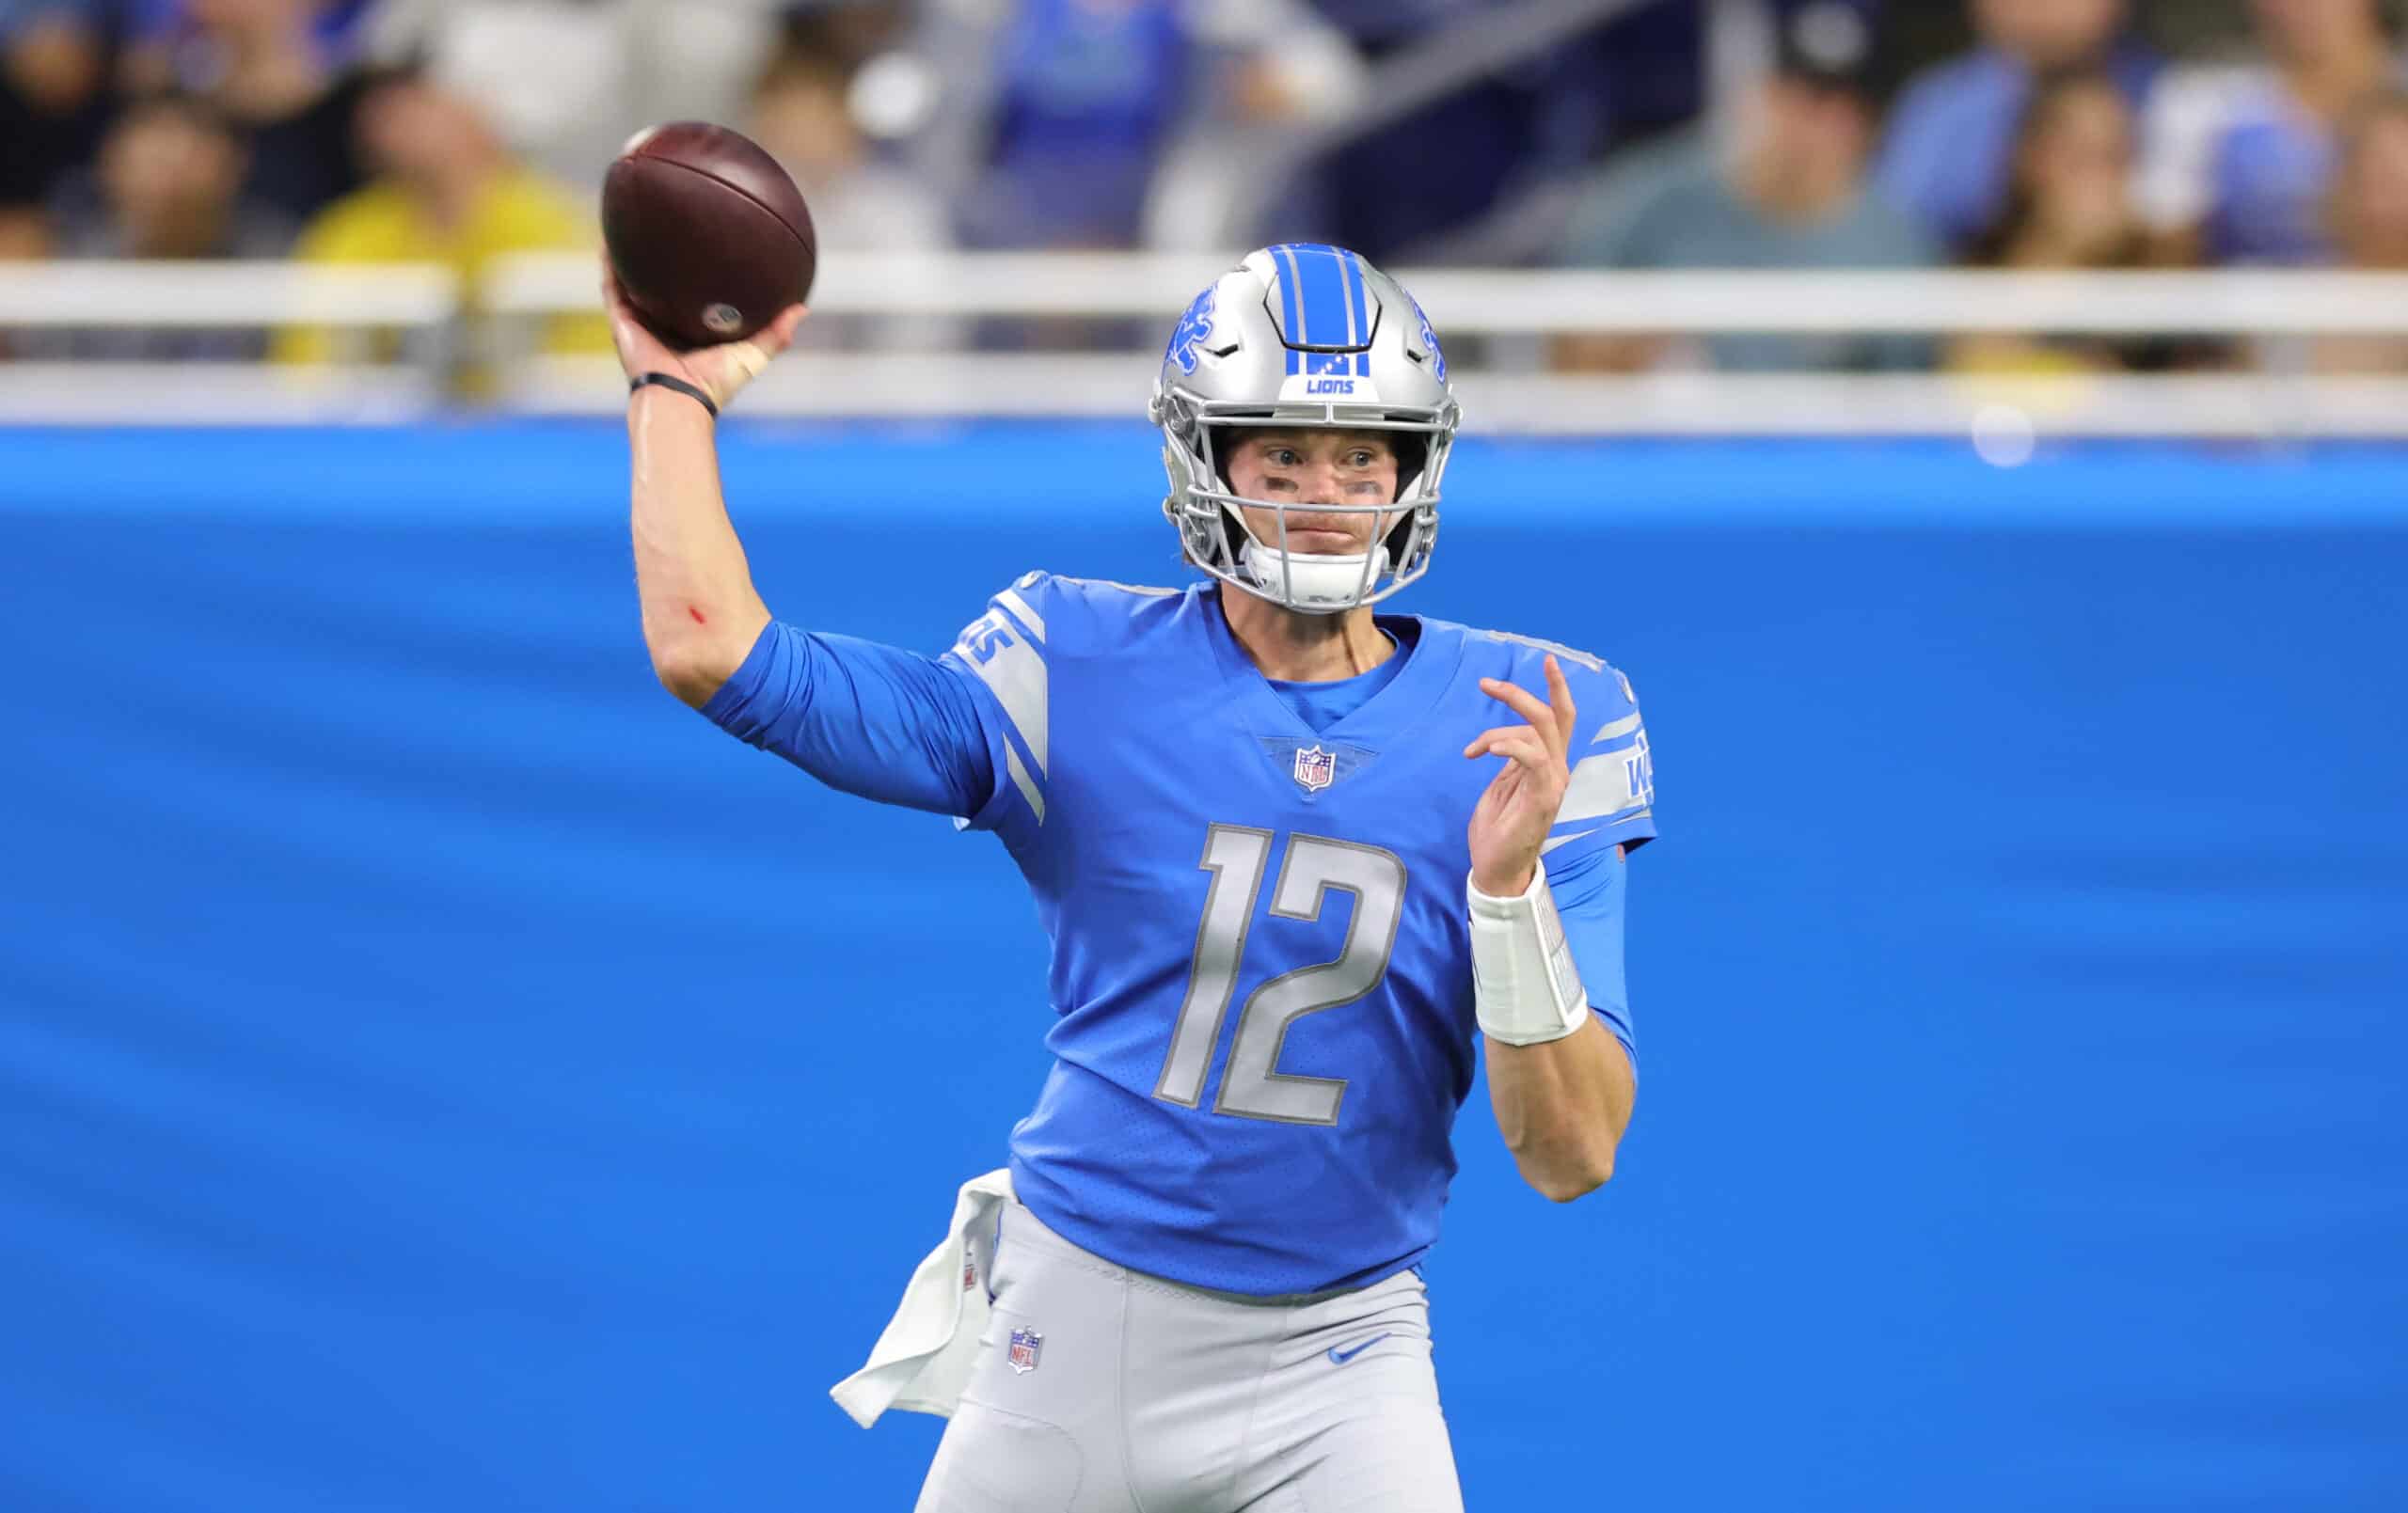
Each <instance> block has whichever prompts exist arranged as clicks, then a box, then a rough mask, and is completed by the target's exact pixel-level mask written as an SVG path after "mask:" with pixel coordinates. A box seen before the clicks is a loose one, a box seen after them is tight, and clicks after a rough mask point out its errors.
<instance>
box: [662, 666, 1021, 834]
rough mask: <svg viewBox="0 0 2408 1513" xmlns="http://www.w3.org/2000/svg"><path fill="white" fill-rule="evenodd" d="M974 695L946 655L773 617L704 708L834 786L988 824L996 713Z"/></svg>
mask: <svg viewBox="0 0 2408 1513" xmlns="http://www.w3.org/2000/svg"><path fill="white" fill-rule="evenodd" d="M983 695H984V689H983V687H982V686H981V685H980V684H979V683H978V681H977V680H976V679H974V678H973V677H971V676H969V675H968V674H966V673H965V672H963V671H962V670H960V669H959V668H958V667H956V666H953V665H951V664H950V663H949V662H947V661H946V660H944V659H941V658H935V657H928V656H923V655H921V654H918V653H916V652H909V651H904V650H902V649H900V648H897V647H893V646H882V645H879V644H878V643H877V642H874V641H864V640H860V639H856V638H852V637H849V636H829V635H821V634H818V633H816V632H810V631H804V630H801V629H799V628H798V627H796V626H793V625H788V624H784V623H779V622H772V623H770V624H769V625H768V628H766V629H765V630H763V631H762V632H761V636H760V638H759V639H757V640H755V641H754V642H753V650H752V652H751V653H750V654H748V655H747V656H746V657H745V659H744V663H743V665H742V666H741V667H739V668H737V670H736V672H735V674H734V675H733V676H732V677H730V678H729V679H728V680H727V682H726V683H725V684H724V685H722V686H721V687H720V689H719V691H718V692H717V693H715V694H713V695H712V696H711V699H710V701H709V702H707V703H705V705H704V706H703V714H704V716H705V717H706V718H708V719H709V720H710V721H711V722H712V723H713V724H716V725H718V726H719V727H720V728H721V730H724V731H726V732H727V733H729V734H731V735H734V736H736V737H737V739H738V740H741V741H743V742H745V743H746V744H748V745H751V746H754V747H758V748H760V749H764V750H767V751H771V752H774V753H776V754H777V755H779V756H781V757H784V759H785V760H787V761H789V762H791V763H793V764H795V765H797V766H799V767H800V768H802V769H803V770H804V771H805V772H808V773H810V774H811V775H812V776H813V777H815V778H817V779H818V780H820V781H822V782H824V783H826V784H828V785H829V786H830V787H832V788H836V789H840V790H842V791H843V792H846V793H848V794H857V795H859V796H862V797H863V798H873V799H876V800H878V801H879V802H880V803H887V804H898V805H901V806H903V807H905V808H909V809H918V810H927V811H929V812H935V813H940V814H952V815H955V816H957V817H958V818H959V819H960V820H962V821H963V822H965V823H976V822H977V821H978V820H980V819H982V818H983V819H985V820H986V821H987V823H988V825H989V827H993V825H994V824H995V823H996V822H997V820H998V818H999V816H998V815H997V814H996V813H995V812H994V810H995V800H996V797H997V794H996V787H997V784H996V779H995V774H996V773H997V772H998V771H999V770H1001V767H1000V764H999V762H998V761H997V758H996V754H995V753H996V751H997V749H998V742H999V740H1000V735H999V733H998V732H997V730H996V729H995V727H996V724H997V722H998V721H999V719H1000V715H999V714H998V712H997V711H996V710H995V709H994V707H993V706H992V703H991V701H989V700H987V699H985V698H984V697H983Z"/></svg>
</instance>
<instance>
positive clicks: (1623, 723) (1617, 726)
mask: <svg viewBox="0 0 2408 1513" xmlns="http://www.w3.org/2000/svg"><path fill="white" fill-rule="evenodd" d="M1637 729H1639V711H1637V710H1635V709H1634V710H1632V711H1631V712H1630V713H1629V714H1627V715H1624V717H1622V718H1620V719H1618V720H1615V721H1614V722H1613V723H1612V724H1610V725H1608V726H1606V727H1604V728H1603V729H1601V730H1599V731H1598V732H1597V733H1596V734H1594V735H1592V736H1591V737H1590V738H1589V744H1590V745H1591V746H1603V745H1604V744H1605V743H1606V742H1608V741H1611V740H1617V739H1619V738H1621V737H1623V736H1624V735H1628V734H1629V733H1631V732H1633V731H1635V730H1637Z"/></svg>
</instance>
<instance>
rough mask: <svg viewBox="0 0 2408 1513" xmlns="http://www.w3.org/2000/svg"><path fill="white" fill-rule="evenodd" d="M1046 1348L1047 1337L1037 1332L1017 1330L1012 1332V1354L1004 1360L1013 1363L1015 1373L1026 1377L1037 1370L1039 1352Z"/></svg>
mask: <svg viewBox="0 0 2408 1513" xmlns="http://www.w3.org/2000/svg"><path fill="white" fill-rule="evenodd" d="M1044 1346H1045V1336H1044V1335H1042V1334H1039V1333H1038V1332H1037V1331H1035V1330H1033V1329H1016V1330H1014V1331H1012V1348H1011V1353H1010V1354H1008V1355H1006V1357H1005V1358H1004V1359H1005V1360H1006V1361H1009V1362H1010V1363H1011V1365H1012V1369H1013V1370H1014V1371H1017V1372H1019V1373H1020V1374H1021V1375H1022V1376H1023V1377H1024V1376H1026V1375H1028V1374H1029V1373H1030V1372H1032V1371H1034V1370H1036V1369H1037V1352H1038V1350H1040V1349H1042V1348H1044Z"/></svg>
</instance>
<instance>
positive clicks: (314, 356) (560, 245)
mask: <svg viewBox="0 0 2408 1513" xmlns="http://www.w3.org/2000/svg"><path fill="white" fill-rule="evenodd" d="M360 140H361V145H362V147H363V148H364V149H365V150H366V153H367V156H368V159H369V161H370V162H371V163H372V165H373V166H374V169H375V179H374V181H372V182H371V183H370V184H369V186H368V187H367V188H365V189H362V190H359V191H358V192H357V193H356V194H352V195H349V196H346V197H343V198H342V199H340V200H338V201H336V202H335V203H334V204H333V205H331V206H328V207H327V208H326V209H325V211H324V212H322V213H320V214H319V215H318V216H317V217H316V218H315V219H314V220H313V221H311V222H310V223H309V226H308V227H307V228H306V229H304V230H303V231H302V233H301V240H300V242H299V244H297V245H296V246H295V247H294V249H293V251H294V255H295V256H296V257H299V258H301V259H303V260H309V261H317V262H440V263H445V264H448V265H449V266H450V267H451V268H452V271H453V272H454V273H456V274H458V275H459V276H460V278H461V281H462V286H463V288H464V290H465V291H466V292H467V306H468V307H469V310H470V313H471V317H472V320H473V317H474V313H475V310H476V307H477V289H478V284H479V281H480V280H481V279H482V277H483V275H484V273H485V271H486V269H487V267H488V266H489V265H490V264H491V263H492V262H493V260H495V259H497V258H499V257H500V256H502V255H503V254H505V253H512V252H535V251H545V250H572V249H576V248H579V247H586V246H591V245H593V244H594V241H595V233H594V226H593V218H592V216H591V215H590V214H589V213H588V212H587V210H586V208H585V206H584V205H583V204H582V203H581V202H580V201H579V199H578V197H577V196H576V195H575V194H574V193H572V192H571V191H569V190H568V189H566V188H563V187H562V185H560V184H558V183H556V182H554V181H552V180H550V179H547V178H546V177H545V176H544V175H542V174H541V173H538V172H536V171H535V170H534V169H532V168H530V167H528V166H527V165H524V164H522V163H520V162H519V161H517V160H516V159H515V158H513V157H512V156H511V155H510V154H509V152H507V151H506V150H504V149H503V148H502V146H501V143H500V141H499V138H498V137H497V136H496V135H495V134H494V132H493V130H492V128H491V127H490V126H489V125H487V124H486V122H485V121H484V119H483V118H482V117H481V116H479V115H478V113H477V112H476V110H475V109H474V108H473V107H471V106H470V105H469V104H467V102H465V101H462V100H460V99H458V98H457V97H455V96H452V95H450V94H447V93H445V92H444V91H442V90H441V89H439V88H436V87H435V86H433V85H432V84H430V83H428V82H427V81H426V80H424V79H423V78H420V77H419V76H417V75H414V74H409V73H397V74H393V75H389V76H387V77H385V78H383V79H380V80H379V81H377V82H375V83H374V84H373V85H372V87H371V88H370V90H369V92H368V94H367V97H366V99H365V100H364V102H363V103H362V106H361V111H360ZM544 345H545V347H546V349H547V350H549V351H555V352H563V351H570V352H607V351H609V350H610V333H609V330H608V327H607V325H606V324H605V323H604V322H603V320H602V318H601V316H600V315H599V314H595V315H593V316H581V317H580V316H571V317H562V318H558V319H555V320H554V321H552V322H551V323H550V324H549V327H548V329H547V332H546V333H545V335H544ZM337 350H338V349H337V346H336V342H335V339H334V337H333V335H332V334H331V333H329V332H326V331H323V330H316V329H301V330H294V331H289V332H286V333H284V334H282V335H281V336H280V337H279V338H278V339H277V345H276V352H277V356H279V357H281V358H285V359H287V360H292V361H305V362H306V361H325V360H327V359H329V358H330V357H332V356H334V355H336V352H337ZM469 356H470V358H471V361H470V362H469V363H468V365H467V367H466V368H464V370H462V373H461V375H460V376H461V382H462V386H463V387H464V389H465V390H467V392H470V393H478V392H483V390H484V389H485V388H486V387H487V386H489V383H490V376H491V375H490V374H489V372H487V371H486V370H484V369H483V366H482V365H481V364H479V363H478V362H476V361H475V360H474V358H475V357H476V356H477V354H475V353H473V352H472V353H471V354H469Z"/></svg>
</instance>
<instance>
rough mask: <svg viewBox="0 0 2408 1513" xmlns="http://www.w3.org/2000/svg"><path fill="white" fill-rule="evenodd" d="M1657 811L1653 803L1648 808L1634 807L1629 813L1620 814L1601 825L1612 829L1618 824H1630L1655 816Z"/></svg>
mask: <svg viewBox="0 0 2408 1513" xmlns="http://www.w3.org/2000/svg"><path fill="white" fill-rule="evenodd" d="M1655 812H1656V811H1655V808H1654V807H1653V806H1652V805H1651V806H1650V807H1648V808H1646V809H1634V810H1632V811H1631V812H1629V813H1627V814H1624V815H1620V816H1617V817H1616V818H1613V819H1609V820H1608V821H1606V823H1605V824H1604V825H1603V826H1602V827H1601V828H1603V829H1608V830H1610V829H1612V828H1613V827H1615V826H1617V825H1628V824H1629V823H1630V822H1631V821H1633V820H1643V819H1647V818H1649V817H1651V816H1653V815H1654V814H1655Z"/></svg>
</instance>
